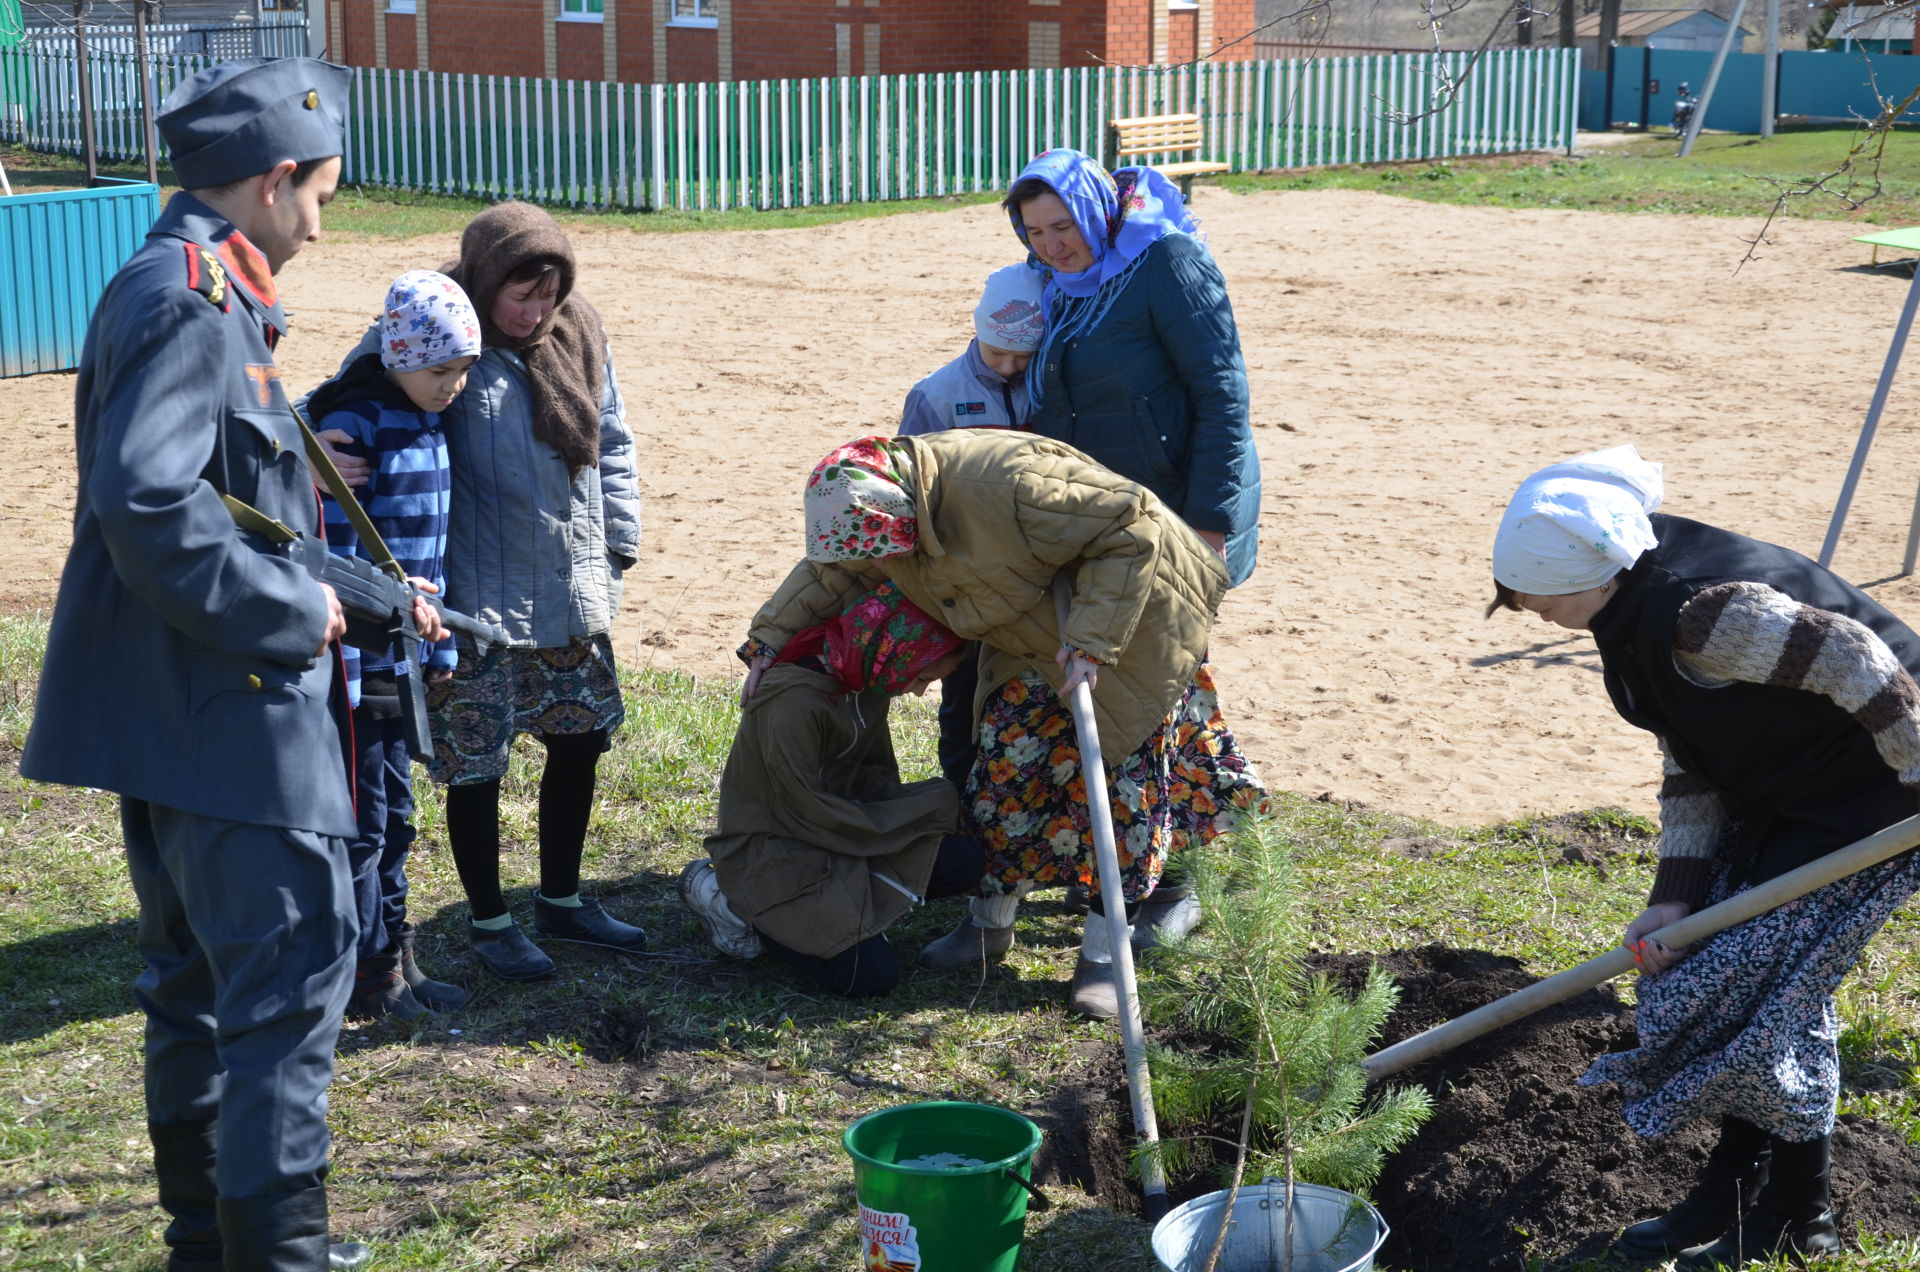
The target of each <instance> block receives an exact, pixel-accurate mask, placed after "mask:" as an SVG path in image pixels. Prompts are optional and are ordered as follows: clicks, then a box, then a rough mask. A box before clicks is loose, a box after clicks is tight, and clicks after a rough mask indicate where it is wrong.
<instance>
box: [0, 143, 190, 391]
mask: <svg viewBox="0 0 1920 1272" xmlns="http://www.w3.org/2000/svg"><path fill="white" fill-rule="evenodd" d="M159 215H160V187H158V186H154V185H148V184H147V183H146V182H144V181H108V182H106V183H105V184H103V185H102V186H100V187H98V188H96V189H92V190H56V191H53V192H51V193H48V194H15V195H9V196H7V197H5V198H0V376H13V375H32V374H34V373H35V372H37V371H64V370H67V369H68V368H70V367H76V366H79V365H80V349H81V346H82V345H83V344H84V343H85V342H86V336H87V320H88V319H89V318H90V317H91V316H92V314H93V306H94V302H95V301H97V300H99V299H100V293H101V291H103V290H104V289H105V288H106V285H107V280H108V279H110V278H112V277H113V274H114V271H115V270H117V269H119V268H120V266H121V265H122V264H124V263H125V262H126V259H127V257H129V256H131V255H133V253H134V249H136V248H138V247H139V246H140V244H141V243H142V242H143V241H144V240H145V239H146V236H147V228H148V227H149V226H151V225H152V224H153V222H154V218H156V217H158V216H159Z"/></svg>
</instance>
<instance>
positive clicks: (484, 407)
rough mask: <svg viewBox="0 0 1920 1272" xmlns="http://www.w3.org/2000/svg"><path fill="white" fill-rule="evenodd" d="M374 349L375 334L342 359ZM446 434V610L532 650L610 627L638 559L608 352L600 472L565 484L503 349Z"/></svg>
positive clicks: (622, 427)
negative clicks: (449, 485) (449, 483)
mask: <svg viewBox="0 0 1920 1272" xmlns="http://www.w3.org/2000/svg"><path fill="white" fill-rule="evenodd" d="M378 348H379V329H378V327H377V326H376V327H375V328H373V329H372V330H370V331H369V332H368V334H367V337H366V338H365V339H363V340H362V341H361V342H360V346H359V347H358V348H356V349H355V350H354V351H353V353H351V354H348V355H347V361H348V362H351V361H352V360H353V359H354V358H356V357H358V356H359V355H360V354H362V353H368V352H372V351H374V350H376V349H378ZM343 365H344V364H343ZM446 435H447V458H448V460H449V462H450V464H451V465H452V469H453V492H452V497H451V503H452V507H451V509H450V510H449V519H448V524H447V597H446V599H447V604H449V605H451V606H452V607H453V608H454V609H456V610H460V611H461V612H463V613H467V614H472V615H474V616H476V617H478V618H483V619H486V620H487V621H489V622H493V623H498V624H499V625H500V626H501V627H502V628H504V629H506V633H507V638H508V640H509V642H510V643H512V644H514V645H520V646H530V647H533V648H538V649H554V648H558V647H560V646H564V645H565V644H566V643H567V641H568V640H569V639H570V638H571V637H574V636H597V635H599V634H600V633H602V632H605V631H607V630H608V629H610V628H611V627H612V626H613V617H614V615H615V614H616V613H618V612H619V609H620V591H621V575H622V574H623V573H624V572H625V571H626V570H628V569H630V568H631V567H632V566H633V564H634V562H635V561H636V560H637V559H638V558H639V554H640V486H639V480H638V477H637V474H636V473H635V468H634V448H633V434H632V432H631V431H629V430H628V428H627V419H626V405H625V403H624V401H623V400H622V398H621V396H620V386H619V384H618V383H617V382H616V381H615V379H614V374H613V354H612V352H611V351H609V352H608V354H607V378H606V388H605V391H604V392H603V393H602V395H601V398H600V466H599V467H597V468H583V469H581V470H580V472H579V473H578V474H576V475H575V476H574V477H573V478H572V479H571V480H569V479H568V476H567V465H566V461H565V460H563V459H561V458H560V457H559V455H558V454H556V453H555V452H554V450H553V448H552V447H550V446H547V445H544V444H542V443H540V442H538V441H535V440H534V436H533V413H532V395H531V394H530V393H529V392H528V388H527V369H526V364H525V363H523V362H522V361H521V360H520V355H518V354H516V353H514V352H512V351H511V350H508V349H488V350H486V351H485V352H484V353H482V354H481V355H480V360H479V361H478V362H476V363H474V364H473V370H472V371H470V372H468V373H467V387H466V390H465V391H464V392H463V393H461V395H460V397H459V399H458V400H457V401H456V402H454V404H453V405H452V406H450V407H448V408H447V413H446Z"/></svg>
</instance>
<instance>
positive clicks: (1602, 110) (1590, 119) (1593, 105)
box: [1580, 71, 1611, 132]
mask: <svg viewBox="0 0 1920 1272" xmlns="http://www.w3.org/2000/svg"><path fill="white" fill-rule="evenodd" d="M1610 122H1611V121H1610V120H1608V119H1607V73H1606V72H1605V71H1581V72H1580V127H1582V128H1584V129H1585V130H1586V131H1588V132H1605V131H1606V130H1607V124H1608V123H1610Z"/></svg>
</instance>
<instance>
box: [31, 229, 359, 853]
mask: <svg viewBox="0 0 1920 1272" xmlns="http://www.w3.org/2000/svg"><path fill="white" fill-rule="evenodd" d="M233 233H234V230H233V226H232V225H230V224H229V223H228V222H227V221H226V220H225V219H224V218H222V217H220V216H218V215H217V214H215V213H214V212H213V211H212V210H211V209H209V208H208V207H207V206H206V205H205V204H203V203H201V202H200V201H199V200H198V199H195V198H193V197H192V196H191V195H188V194H176V195H174V197H173V198H172V200H170V201H169V202H168V204H167V208H166V211H164V212H163V213H162V214H161V216H160V219H159V220H158V221H156V222H155V223H154V226H153V229H152V230H151V231H149V232H148V235H147V240H146V243H145V245H144V246H142V247H141V248H140V250H139V251H138V252H135V253H134V255H133V257H132V258H131V259H130V260H129V261H128V262H127V264H126V265H125V266H124V267H122V269H121V270H120V272H119V273H118V274H117V275H115V276H114V278H113V280H112V281H111V282H110V283H109V284H108V285H107V289H106V292H105V293H104V294H103V295H102V296H101V298H100V304H99V306H98V308H97V309H96V310H95V311H94V315H93V321H92V323H91V325H90V326H89V327H88V329H87V341H86V347H85V349H84V350H83V352H82V354H81V359H80V374H79V378H78V381H77V383H76V386H75V389H76V392H75V399H76V400H75V412H74V419H75V424H74V446H75V450H76V453H77V458H78V464H79V494H78V498H77V501H76V504H75V508H74V520H73V547H72V549H71V550H70V551H69V553H68V556H67V564H66V568H65V570H64V571H63V573H62V574H61V576H60V593H59V599H58V600H57V601H56V603H55V605H54V611H53V626H52V630H51V632H50V633H49V635H48V638H47V657H46V663H45V666H44V667H43V669H42V671H41V677H40V694H39V700H38V703H37V705H36V709H35V713H34V721H33V727H32V730H31V732H30V733H29V735H28V738H27V746H26V752H25V754H24V755H23V756H22V757H21V761H20V772H21V774H22V775H23V776H25V777H28V778H31V779H33V780H35V781H43V782H63V783H66V784H68V785H72V786H97V787H101V788H104V789H106V790H111V791H117V792H119V793H120V794H122V795H126V796H130V797H132V798H135V799H141V800H146V801H148V802H150V803H155V804H160V805H164V806H166V807H169V808H177V809H181V810H183V811H186V812H191V813H198V814H200V815H202V816H207V817H218V818H223V819H226V820H229V821H240V822H251V823H256V824H260V825H267V826H278V827H290V828H294V829H299V830H308V831H313V832H315V833H318V834H323V835H336V836H343V837H344V836H350V835H352V834H353V831H354V819H353V801H352V794H351V791H350V789H349V786H348V781H347V769H346V764H345V756H344V753H343V748H342V741H341V734H340V731H339V728H338V725H337V719H336V716H335V715H334V713H333V710H332V704H331V702H330V697H331V693H332V690H333V687H334V658H333V656H332V655H331V654H330V653H329V654H328V655H327V656H324V657H321V658H315V657H314V652H313V651H314V648H315V647H316V646H317V645H319V643H320V638H321V636H322V634H323V633H324V632H325V630H326V625H327V607H326V600H325V595H324V594H323V593H322V592H321V590H320V587H319V585H318V584H316V583H315V582H314V581H313V579H312V578H311V577H310V576H309V575H308V574H307V573H306V571H305V570H304V569H302V568H301V567H300V566H298V565H296V564H294V563H293V562H292V561H289V560H287V559H285V558H283V557H280V556H276V555H273V554H272V553H271V552H270V551H268V550H267V549H266V548H265V546H264V545H263V544H261V543H259V542H258V541H255V540H252V539H251V538H250V537H249V536H245V535H243V534H242V533H241V532H240V531H239V530H238V529H237V528H236V527H235V526H234V523H233V518H232V517H231V516H230V515H229V514H228V512H227V510H226V508H225V506H224V505H223V504H222V503H221V501H220V496H221V494H222V492H226V493H231V494H233V495H234V496H236V497H237V498H239V499H241V500H244V501H245V502H247V503H249V504H252V505H253V506H254V507H255V508H258V509H259V510H260V511H261V512H264V513H266V514H267V515H268V516H270V517H273V518H276V519H278V520H280V521H282V522H285V523H286V524H287V525H290V526H294V527H297V528H299V529H302V530H310V531H313V532H315V533H318V532H319V530H320V507H319V502H318V500H317V499H316V497H315V495H314V490H313V481H312V478H311V477H310V476H309V475H308V472H307V465H306V460H305V458H304V456H303V454H302V451H301V444H300V434H299V429H298V426H297V424H296V423H295V421H294V418H293V415H292V413H291V412H290V411H289V409H288V406H287V397H286V394H285V392H284V390H283V389H282V387H281V384H280V378H279V369H278V368H277V367H276V366H275V365H274V361H273V347H272V346H273V344H274V343H276V342H277V341H278V340H279V338H280V336H281V335H282V334H283V333H284V332H285V331H286V329H287V320H286V315H285V314H284V313H282V312H281V309H280V306H279V304H278V303H277V302H276V301H275V300H274V299H273V298H272V297H271V296H270V295H269V296H261V295H258V294H256V293H255V292H254V291H253V289H252V288H251V287H249V286H248V284H247V283H246V282H245V281H244V280H243V279H242V278H241V277H240V270H239V268H238V260H239V258H238V256H237V254H236V248H235V247H234V245H233V244H231V243H229V242H227V240H228V238H229V236H230V235H232V234H233ZM260 268H261V270H262V271H264V268H265V266H264V263H262V264H261V267H260ZM267 288H268V290H269V291H271V283H270V280H269V281H268V283H267Z"/></svg>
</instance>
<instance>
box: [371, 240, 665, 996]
mask: <svg viewBox="0 0 1920 1272" xmlns="http://www.w3.org/2000/svg"><path fill="white" fill-rule="evenodd" d="M442 272H444V273H446V274H449V275H451V276H452V277H453V278H455V279H456V280H458V281H459V283H460V284H461V286H462V287H464V288H465V289H466V292H467V295H468V296H470V297H471V298H472V300H473V305H474V309H475V310H476V311H477V312H478V313H479V315H480V319H481V330H482V336H483V338H484V342H485V351H484V352H483V353H482V354H481V355H480V360H479V361H478V362H477V363H475V364H474V367H473V369H472V371H471V372H469V374H468V376H467V387H466V390H465V391H464V392H463V393H462V394H461V395H460V398H459V400H457V401H456V402H455V403H454V404H453V405H452V406H451V407H449V408H448V410H447V413H446V421H447V427H446V432H447V450H448V457H449V460H450V462H451V465H452V476H453V489H452V495H451V501H452V502H451V508H450V510H449V513H450V520H449V524H448V533H447V558H446V575H447V593H446V597H447V602H448V604H450V605H451V606H453V607H454V608H455V609H458V610H462V611H464V612H466V613H470V614H475V615H479V616H482V617H484V618H486V619H487V620H488V621H490V622H493V623H497V624H499V625H500V626H501V627H502V628H504V629H505V631H506V633H507V637H508V640H507V643H506V645H505V646H499V645H496V646H494V647H493V648H492V649H491V650H490V651H489V652H488V653H487V655H486V656H485V657H480V656H477V655H476V654H475V653H474V652H473V651H472V650H471V649H462V650H461V652H460V665H459V668H458V670H457V671H455V673H454V675H453V679H452V680H451V681H448V682H446V683H445V684H442V685H439V686H436V687H435V688H434V690H433V692H432V694H431V696H430V703H431V705H432V708H433V738H434V754H433V758H432V761H431V762H430V765H429V771H430V773H431V774H432V776H433V779H434V780H435V781H437V782H442V783H445V784H447V785H448V787H449V790H448V792H447V837H448V839H449V841H450V843H451V846H452V850H453V860H454V865H455V866H456V868H457V869H458V870H459V872H460V882H461V884H462V886H463V887H464V888H465V890H466V894H467V905H468V910H469V917H470V920H471V922H470V925H469V933H468V934H469V937H470V938H471V940H472V943H473V949H474V952H475V954H477V955H478V956H479V958H480V960H481V962H482V963H484V964H485V965H486V966H487V968H488V969H489V970H490V971H492V972H494V973H495V974H497V975H499V976H501V977H504V978H506V979H508V980H538V979H541V978H543V977H546V976H550V975H552V974H553V960H551V959H550V958H548V957H547V956H546V954H545V953H543V952H542V951H541V950H540V949H539V947H538V946H536V945H535V944H534V943H533V941H532V940H530V939H529V938H528V937H527V936H526V935H525V934H523V933H522V932H521V930H520V929H519V928H518V927H517V926H515V924H514V922H513V918H512V915H511V914H510V912H509V911H508V909H507V903H506V900H505V898H504V897H503V896H502V895H501V891H500V779H501V778H502V777H503V776H504V775H505V774H506V771H507V754H508V751H509V749H510V747H511V745H512V742H513V739H514V737H515V736H516V735H518V734H522V733H527V734H532V735H533V736H534V737H536V738H538V739H539V740H540V742H541V743H542V744H543V745H544V746H545V748H546V751H547V761H546V767H545V770H544V771H543V773H542V774H541V778H540V831H539V833H540V888H539V891H538V892H536V893H535V894H534V899H533V914H534V926H535V928H536V929H537V930H538V931H539V933H540V934H541V935H543V936H545V937H547V938H549V939H552V940H562V941H576V942H580V943H583V944H588V945H599V946H604V947H609V948H613V949H622V950H637V949H641V948H643V947H644V946H645V943H646V936H645V934H644V933H643V932H642V931H641V930H640V929H639V928H637V927H634V926H632V925H631V924H627V923H622V922H620V921H618V920H616V919H614V918H612V917H611V916H609V915H608V914H607V913H606V912H605V911H604V910H602V909H601V908H600V906H599V904H598V903H597V902H593V901H582V900H581V898H580V895H579V892H580V858H581V855H582V852H583V849H584V846H585V842H586V832H587V823H588V819H589V817H590V815H591V813H592V810H593V792H594V783H595V770H596V768H597V766H598V764H599V759H600V755H601V753H602V752H603V751H605V750H606V749H607V739H608V735H609V734H610V733H611V732H612V730H613V729H615V728H616V727H618V726H619V724H620V722H621V720H622V719H623V718H624V716H625V711H624V707H623V705H622V703H621V700H620V686H619V681H618V678H617V676H616V674H615V668H614V660H613V647H612V644H611V643H610V641H609V639H608V632H609V630H610V629H611V628H612V626H613V617H614V614H615V612H616V611H617V610H618V609H619V604H620V580H621V575H622V573H623V572H624V571H625V570H626V569H628V568H630V567H631V566H632V565H633V563H634V560H635V557H636V554H637V553H638V552H639V548H640V498H639V490H638V488H637V484H636V480H635V474H634V450H633V435H632V434H631V433H630V432H629V431H628V429H627V425H626V418H625V408H624V406H623V404H622V402H621V398H620V390H619V388H618V386H617V385H616V384H615V382H614V375H613V361H612V357H611V354H610V352H609V350H608V347H607V337H606V332H605V330H604V328H603V327H602V325H601V322H600V315H599V314H598V313H596V312H595V311H594V308H593V306H592V305H590V304H588V303H587V301H586V299H585V297H583V296H581V295H580V294H579V293H578V292H577V291H575V290H574V260H573V247H572V245H571V244H570V243H569V242H568V241H567V237H566V235H565V234H564V233H562V232H561V230H560V227H559V226H558V225H556V224H555V223H554V221H553V218H552V217H550V216H548V215H547V214H546V212H544V211H542V210H541V209H539V208H536V207H534V206H533V205H531V204H527V203H502V204H499V205H497V206H495V207H491V208H488V209H487V210H486V211H485V212H482V213H481V214H480V215H479V216H476V217H475V218H474V219H473V220H472V221H471V222H470V223H468V225H467V228H466V231H465V233H463V234H462V235H461V238H460V258H459V260H457V261H454V262H452V263H450V264H448V265H445V266H443V267H442ZM368 347H370V346H368V345H367V344H366V342H364V341H363V342H362V349H361V350H356V354H357V353H359V352H362V351H364V349H366V348H368Z"/></svg>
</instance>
